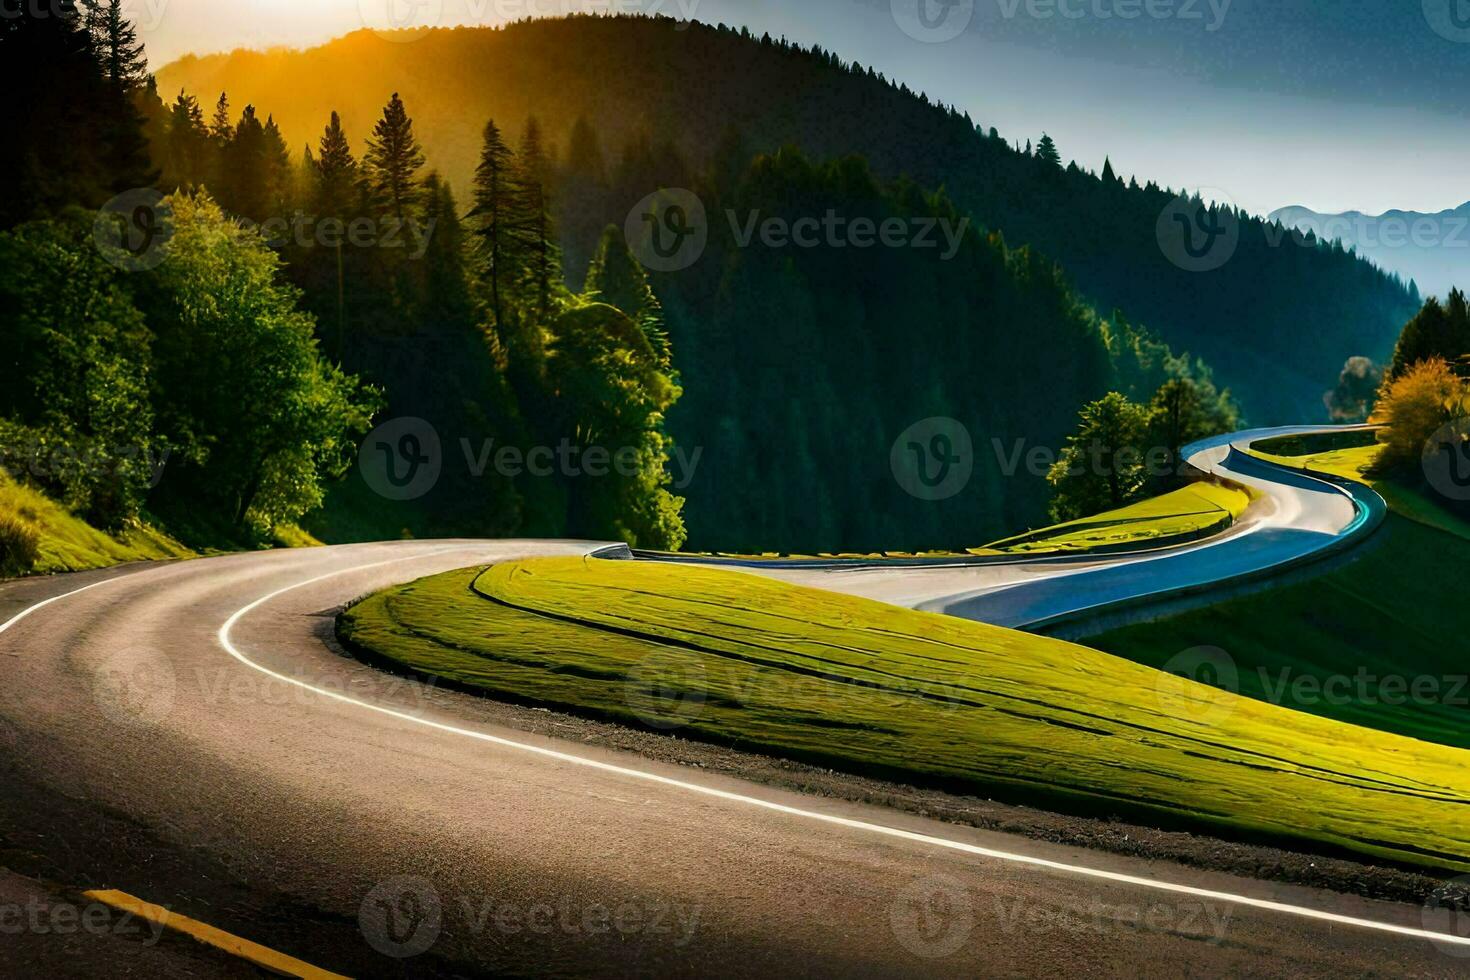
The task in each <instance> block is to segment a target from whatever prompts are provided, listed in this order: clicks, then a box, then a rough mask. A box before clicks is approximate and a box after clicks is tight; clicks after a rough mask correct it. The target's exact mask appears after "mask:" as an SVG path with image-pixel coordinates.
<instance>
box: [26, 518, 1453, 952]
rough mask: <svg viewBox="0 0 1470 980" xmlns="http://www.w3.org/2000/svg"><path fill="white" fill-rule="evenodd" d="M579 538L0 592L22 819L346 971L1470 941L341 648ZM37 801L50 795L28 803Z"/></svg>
mask: <svg viewBox="0 0 1470 980" xmlns="http://www.w3.org/2000/svg"><path fill="white" fill-rule="evenodd" d="M589 547H590V546H588V545H581V544H575V543H565V542H560V543H554V542H482V541H449V542H394V543H387V544H372V545H352V546H343V547H334V548H321V549H307V550H294V551H279V552H264V553H253V554H242V555H232V556H226V557H219V558H209V559H201V560H197V561H191V562H185V563H178V564H170V565H158V566H151V567H143V568H134V569H126V570H114V571H112V572H107V573H100V574H88V575H81V576H68V577H65V578H59V579H48V580H30V581H22V582H17V583H10V584H8V585H5V586H3V587H0V624H5V625H3V626H0V658H3V659H0V663H3V664H4V665H5V668H6V671H7V680H8V683H7V684H6V685H5V686H4V689H3V692H0V762H3V763H4V773H5V774H6V777H7V778H8V779H10V780H12V782H11V788H12V792H13V794H14V796H13V799H12V801H11V808H10V809H11V811H12V812H11V813H10V814H9V815H7V816H6V817H4V818H3V819H6V820H9V821H11V824H8V825H7V826H8V827H10V830H11V832H12V833H15V834H16V835H17V836H19V835H20V834H21V833H22V832H34V834H35V836H36V839H37V840H38V841H40V842H41V843H40V844H38V846H39V847H41V848H42V849H43V850H44V851H46V852H47V853H48V854H50V855H52V856H53V857H54V860H55V861H56V862H57V866H58V867H62V866H64V867H65V868H67V869H69V870H70V873H71V874H73V875H80V876H82V877H84V878H85V879H86V880H85V881H76V882H71V883H72V884H75V885H76V886H77V887H82V886H87V887H111V888H119V889H122V890H124V891H129V892H132V893H134V894H138V895H140V896H142V897H144V898H147V899H149V900H151V901H156V902H160V903H162V904H168V905H171V906H172V907H174V908H176V909H177V910H178V911H181V912H183V913H184V914H187V915H191V916H193V917H195V918H199V919H201V920H204V921H208V922H210V923H211V924H212V925H215V926H218V927H220V928H225V929H227V930H228V931H231V932H235V933H237V934H239V935H242V936H245V937H247V938H250V939H253V940H255V941H258V942H263V943H267V944H268V945H272V946H274V947H276V948H279V949H281V950H282V951H284V952H287V953H289V954H291V955H296V956H300V957H301V958H303V959H306V960H307V961H308V962H314V963H317V964H318V965H321V966H323V967H326V968H328V969H333V970H337V971H338V972H343V973H349V974H360V975H402V974H429V973H445V972H460V973H485V972H492V971H493V972H497V973H509V974H520V973H536V974H564V975H593V974H596V975H608V974H614V973H627V972H638V973H654V972H657V973H661V974H671V975H696V974H700V975H708V974H711V973H719V974H721V975H724V974H740V975H757V974H770V973H772V972H773V971H779V972H780V973H781V974H783V975H784V974H788V973H807V974H812V975H851V974H860V975H865V976H873V975H876V976H889V975H891V976H899V975H905V976H912V975H915V974H916V973H934V972H943V973H946V974H952V973H963V974H984V975H993V974H1018V973H1027V974H1037V973H1042V972H1052V971H1066V972H1067V973H1068V974H1074V973H1088V974H1099V973H1101V974H1114V973H1127V974H1128V975H1138V976H1155V975H1157V976H1163V975H1169V976H1180V975H1186V976H1187V975H1197V974H1213V975H1218V974H1221V973H1231V974H1235V973H1248V974H1253V975H1288V974H1290V975H1294V976H1295V975H1301V974H1304V973H1305V974H1312V975H1321V974H1328V973H1340V972H1343V971H1351V972H1358V971H1359V970H1361V969H1362V968H1363V966H1364V965H1365V964H1372V965H1373V966H1374V967H1377V968H1379V969H1381V970H1383V971H1385V972H1392V973H1394V974H1441V973H1445V972H1450V971H1452V970H1453V969H1455V968H1456V967H1457V966H1460V965H1463V962H1464V961H1463V960H1458V959H1454V958H1451V956H1450V954H1451V953H1460V952H1465V951H1467V950H1470V945H1466V944H1465V942H1464V941H1461V942H1460V943H1458V944H1454V943H1451V942H1450V941H1448V940H1445V939H1439V940H1435V939H1432V938H1429V937H1428V936H1426V935H1425V934H1424V933H1423V930H1424V927H1425V926H1426V925H1430V926H1431V928H1432V924H1431V923H1427V922H1426V921H1425V920H1424V917H1423V915H1422V914H1421V910H1420V909H1418V908H1417V907H1411V906H1404V905H1397V904H1389V903H1380V902H1372V901H1369V900H1366V899H1362V898H1356V897H1350V896H1343V895H1338V894H1333V893H1329V892H1322V891H1317V890H1313V889H1308V888H1302V887H1295V886H1285V885H1276V884H1271V883H1266V882H1261V881H1255V880H1244V879H1237V878H1233V877H1231V876H1228V875H1225V874H1220V873H1212V872H1202V871H1198V870H1193V869H1186V868H1183V867H1177V866H1171V865H1167V864H1165V863H1162V862H1143V861H1140V860H1136V859H1130V858H1127V857H1121V856H1116V855H1109V854H1099V853H1095V852H1089V851H1085V850H1081V849H1077V848H1072V847H1063V846H1058V845H1050V844H1047V843H1044V842H1037V841H1032V840H1025V839H1019V838H1014V837H1009V836H1006V835H1003V834H998V833H990V832H985V831H980V830H976V829H971V828H966V827H959V826H953V825H949V824H943V823H937V822H934V821H930V820H926V819H924V818H921V817H918V816H913V815H908V814H904V813H899V812H895V811H890V810H886V809H882V808H878V807H869V806H862V805H857V804H849V803H844V802H838V801H834V800H831V799H827V798H815V797H809V796H804V795H801V794H798V793H793V792H787V791H783V790H778V789H773V788H769V787H763V786H759V785H755V784H750V783H745V782H741V781H739V780H735V779H731V778H727V777H723V776H720V775H718V774H714V773H710V772H706V771H702V770H697V769H691V768H688V767H679V766H672V765H665V764H660V763H657V762H650V761H648V760H646V759H644V758H643V757H641V756H636V755H631V754H626V753H621V752H616V751H612V750H607V749H600V748H594V747H590V746H588V745H584V744H581V743H577V742H567V741H563V740H560V739H558V738H556V737H554V736H552V735H550V734H547V733H546V731H555V727H554V726H555V716H552V715H547V716H546V718H547V726H546V729H545V730H543V731H541V732H530V731H526V730H524V729H522V728H518V727H507V726H506V725H504V724H502V723H501V720H500V719H502V718H503V715H498V714H496V712H495V710H494V709H495V706H494V705H492V704H490V703H488V702H485V701H483V700H480V699H476V698H472V697H468V696H462V695H459V694H456V693H453V692H448V691H437V690H432V689H429V688H425V687H423V686H420V685H417V684H411V683H408V682H404V681H401V680H399V679H397V678H392V677H389V676H388V675H384V674H381V673H379V672H377V671H374V670H372V669H370V668H368V667H366V666H364V665H362V664H359V663H358V662H356V661H354V660H351V659H349V658H346V657H345V656H343V655H341V654H340V653H338V652H336V651H335V650H334V648H333V647H332V646H331V644H330V642H329V636H330V632H331V619H332V615H333V613H334V612H335V610H336V609H337V608H338V607H339V606H340V605H341V604H342V603H344V602H346V601H349V600H351V599H352V598H354V597H356V596H358V595H361V594H363V593H366V592H368V591H371V590H375V589H378V588H382V587H385V586H387V585H389V584H392V583H395V582H401V581H407V580H410V579H413V578H416V577H419V576H422V575H426V574H430V573H433V572H435V571H439V570H444V569H449V568H454V567H461V566H464V565H469V564H475V563H480V562H490V561H497V560H503V559H508V558H512V557H518V556H523V555H528V554H553V553H577V552H580V551H585V550H587V549H588V548H589ZM78 590H80V591H78ZM51 599H54V600H55V601H50V602H49V603H48V602H47V600H51ZM38 603H39V604H40V605H38ZM17 615H22V616H23V618H19V619H15V618H14V617H16V616H17ZM32 810H34V811H35V812H36V814H37V817H36V819H41V818H43V817H49V819H50V823H47V824H45V825H43V826H42V827H41V828H40V829H35V828H31V829H30V830H28V829H27V827H26V826H24V824H25V821H26V819H27V816H26V815H27V814H29V813H31V811H32ZM62 813H64V814H65V817H64V818H62V817H61V816H60V814H62ZM16 826H19V828H20V829H19V830H16ZM101 826H106V827H107V828H109V829H108V831H107V832H106V833H101V832H99V831H98V830H97V829H96V828H97V827H101ZM394 910H396V912H397V913H402V914H401V915H397V914H395V916H394V918H392V919H391V920H389V919H386V918H385V917H386V916H388V915H389V914H390V911H394ZM598 910H602V911H600V912H599V911H598ZM609 915H611V916H612V917H613V920H615V921H611V922H610V920H609V917H608V916H609ZM385 923H387V924H388V925H390V926H391V925H396V926H397V927H398V928H389V927H385ZM1370 923H1376V924H1378V926H1377V927H1376V928H1375V927H1372V926H1371V925H1370Z"/></svg>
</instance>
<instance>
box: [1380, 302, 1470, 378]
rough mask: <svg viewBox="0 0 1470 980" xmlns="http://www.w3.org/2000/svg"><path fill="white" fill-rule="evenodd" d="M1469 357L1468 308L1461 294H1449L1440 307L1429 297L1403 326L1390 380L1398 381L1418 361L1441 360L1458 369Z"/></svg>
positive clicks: (1391, 367) (1390, 371)
mask: <svg viewBox="0 0 1470 980" xmlns="http://www.w3.org/2000/svg"><path fill="white" fill-rule="evenodd" d="M1467 355H1470V305H1467V303H1466V299H1465V294H1464V293H1463V292H1461V291H1460V290H1458V289H1452V290H1450V295H1449V297H1448V298H1447V299H1446V300H1445V302H1444V303H1442V304H1441V303H1440V301H1439V300H1437V299H1435V298H1434V297H1433V296H1431V297H1430V298H1429V299H1428V300H1426V301H1425V303H1424V306H1423V307H1422V308H1421V309H1420V310H1419V312H1418V313H1417V314H1415V316H1414V318H1413V319H1412V320H1410V321H1409V322H1408V323H1406V324H1405V325H1404V329H1403V332H1402V333H1400V334H1399V341H1398V345H1397V346H1396V347H1395V348H1394V352H1393V361H1392V363H1391V364H1390V366H1389V371H1388V376H1389V379H1390V380H1393V379H1396V378H1399V377H1402V376H1403V375H1404V374H1405V373H1406V372H1407V371H1408V369H1409V368H1411V367H1413V366H1414V365H1415V364H1417V363H1418V362H1420V361H1424V360H1429V359H1431V358H1436V357H1437V358H1441V359H1443V360H1445V361H1447V362H1449V363H1450V364H1451V365H1460V364H1461V362H1462V361H1463V360H1464V359H1465V358H1466V356H1467Z"/></svg>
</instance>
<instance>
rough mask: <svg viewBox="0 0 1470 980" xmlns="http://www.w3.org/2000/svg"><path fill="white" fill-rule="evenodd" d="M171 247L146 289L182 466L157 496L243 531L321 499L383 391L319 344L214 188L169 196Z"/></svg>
mask: <svg viewBox="0 0 1470 980" xmlns="http://www.w3.org/2000/svg"><path fill="white" fill-rule="evenodd" d="M170 203H171V206H172V209H173V217H174V236H173V239H172V240H171V242H170V247H171V252H170V255H169V260H168V261H167V262H164V263H163V264H161V265H159V266H158V267H157V268H156V269H154V270H153V271H152V272H150V273H148V274H147V276H146V278H145V279H144V281H143V282H142V284H141V286H140V294H139V299H140V303H141V305H142V307H143V309H144V312H145V314H146V316H147V318H148V322H149V324H150V325H151V326H152V328H153V330H154V334H155V337H156V342H155V347H154V351H155V377H156V382H157V383H156V385H155V387H154V391H155V394H156V403H155V404H156V409H157V411H158V416H159V421H160V424H161V425H162V427H163V430H164V432H165V434H166V435H167V437H168V439H169V443H170V445H172V446H175V447H177V458H178V459H179V460H180V466H179V472H178V473H177V474H174V473H171V474H170V479H169V480H168V481H166V482H165V483H164V484H163V485H162V486H161V487H160V491H164V493H163V495H162V498H161V499H160V501H159V503H160V506H161V507H162V508H163V509H164V510H165V511H166V512H169V513H172V514H174V515H180V514H186V515H188V514H192V515H193V520H194V521H195V522H198V521H200V520H205V521H208V522H211V523H214V524H215V525H216V526H218V527H220V528H224V529H228V530H231V531H234V532H236V533H238V532H239V531H241V530H244V529H246V528H255V529H265V530H268V529H271V528H273V527H275V526H276V525H278V524H280V523H282V522H286V521H292V520H295V519H297V518H299V517H300V516H301V515H302V514H304V513H306V512H307V511H309V510H311V509H312V508H314V507H317V506H319V505H320V504H321V502H322V494H323V486H324V483H325V482H326V481H327V480H329V479H332V478H334V477H339V476H341V475H342V474H343V473H344V472H345V471H346V469H347V467H348V465H349V463H350V460H351V458H352V449H353V443H354V440H355V438H356V436H357V435H359V434H360V433H362V432H365V431H366V430H367V427H368V424H369V420H370V417H371V414H372V411H373V409H374V408H375V407H376V405H377V398H376V396H375V395H374V394H373V393H372V392H370V391H367V390H365V389H363V388H362V387H361V386H360V385H359V384H358V382H357V381H356V379H354V378H352V377H350V376H348V375H345V374H343V373H342V372H341V371H340V370H339V369H337V368H336V367H334V366H332V365H330V364H328V363H326V362H325V361H324V360H323V359H322V358H321V357H320V356H319V355H318V353H317V345H316V340H315V339H314V336H313V333H314V329H315V324H314V323H313V321H312V318H311V317H310V316H309V315H307V314H305V313H302V312H301V311H300V310H299V309H297V305H296V302H297V298H298V294H297V292H296V290H295V289H293V288H292V287H290V286H288V285H285V284H284V283H283V282H282V281H281V279H280V275H279V273H280V260H279V258H277V256H276V255H275V253H273V252H272V251H271V250H270V249H269V248H268V247H267V246H266V244H265V242H264V241H263V240H262V239H261V238H260V236H259V235H258V234H257V233H255V232H253V231H250V230H247V229H244V228H241V227H240V226H239V225H238V224H236V223H235V222H233V221H231V220H230V219H229V218H228V217H226V215H225V214H224V213H223V212H222V211H221V210H220V208H219V207H218V205H216V204H215V203H214V202H213V201H212V200H210V198H209V197H208V195H206V194H199V195H189V194H175V195H173V197H172V198H170Z"/></svg>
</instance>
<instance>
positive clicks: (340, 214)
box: [308, 111, 358, 360]
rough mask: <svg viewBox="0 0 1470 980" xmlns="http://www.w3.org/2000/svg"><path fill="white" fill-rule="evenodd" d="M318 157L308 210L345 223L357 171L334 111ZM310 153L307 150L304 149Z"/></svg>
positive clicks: (342, 279) (343, 290)
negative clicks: (310, 209)
mask: <svg viewBox="0 0 1470 980" xmlns="http://www.w3.org/2000/svg"><path fill="white" fill-rule="evenodd" d="M317 146H318V149H319V150H320V153H319V154H318V157H317V160H316V166H315V172H314V178H315V186H314V188H313V194H312V197H311V205H312V209H313V210H314V211H315V212H316V215H317V217H318V218H331V219H334V220H337V221H342V222H346V221H348V220H349V219H350V218H351V217H352V211H353V210H354V208H353V199H354V197H355V195H356V192H357V191H356V188H357V181H358V168H357V161H356V160H354V159H353V157H352V146H351V145H350V144H349V143H348V142H347V134H346V133H345V132H343V131H342V117H341V116H339V115H338V114H337V113H336V112H335V111H333V113H332V118H331V121H330V122H328V123H327V128H326V129H325V130H323V131H322V138H321V142H320V143H318V144H317ZM308 150H310V147H308ZM344 237H345V235H343V234H338V235H337V236H336V247H335V249H334V251H335V252H336V266H337V269H336V277H337V343H336V350H337V358H338V360H340V359H341V357H342V350H343V345H344V344H345V343H346V340H347V281H346V279H347V277H346V271H345V268H344V262H343V257H342V239H343V238H344Z"/></svg>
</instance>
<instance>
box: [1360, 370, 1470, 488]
mask: <svg viewBox="0 0 1470 980" xmlns="http://www.w3.org/2000/svg"><path fill="white" fill-rule="evenodd" d="M1467 412H1470V386H1467V384H1466V382H1464V381H1463V380H1461V379H1460V378H1459V377H1457V376H1456V375H1455V372H1454V370H1453V369H1452V368H1451V367H1450V365H1449V362H1447V361H1445V360H1444V359H1443V358H1438V357H1433V358H1429V359H1427V360H1423V361H1419V362H1417V363H1416V364H1414V365H1412V366H1411V367H1409V369H1408V370H1407V371H1405V372H1404V373H1402V374H1400V375H1399V376H1398V377H1396V378H1393V379H1392V380H1390V381H1388V382H1386V383H1385V384H1384V387H1383V390H1382V391H1381V392H1380V393H1379V396H1378V406H1377V407H1376V408H1375V409H1374V411H1373V417H1372V418H1371V419H1370V420H1369V421H1372V422H1378V423H1381V424H1383V425H1385V426H1386V428H1385V429H1384V430H1382V431H1381V432H1380V433H1379V436H1378V441H1379V442H1380V443H1382V444H1383V445H1384V450H1383V454H1382V455H1381V456H1380V457H1379V465H1380V467H1381V468H1383V469H1396V468H1399V467H1405V466H1417V465H1418V464H1419V460H1420V458H1421V457H1422V455H1423V454H1424V452H1425V447H1426V446H1427V445H1428V443H1429V440H1430V438H1431V437H1432V436H1433V435H1434V434H1435V432H1437V431H1438V430H1439V429H1440V427H1442V426H1443V425H1444V424H1445V423H1446V422H1448V421H1450V420H1451V419H1453V418H1457V417H1460V416H1463V415H1465V414H1467Z"/></svg>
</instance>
